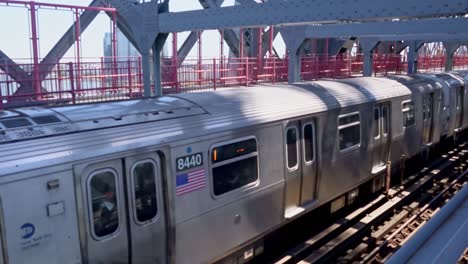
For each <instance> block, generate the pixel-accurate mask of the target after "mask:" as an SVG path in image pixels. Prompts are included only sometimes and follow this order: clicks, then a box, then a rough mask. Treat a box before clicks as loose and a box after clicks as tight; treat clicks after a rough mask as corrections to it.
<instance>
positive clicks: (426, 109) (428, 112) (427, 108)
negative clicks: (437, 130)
mask: <svg viewBox="0 0 468 264" xmlns="http://www.w3.org/2000/svg"><path fill="white" fill-rule="evenodd" d="M433 98H434V94H433V93H431V94H427V95H424V97H423V120H424V121H427V120H431V119H432V108H433V106H432V101H433Z"/></svg>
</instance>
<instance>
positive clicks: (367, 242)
mask: <svg viewBox="0 0 468 264" xmlns="http://www.w3.org/2000/svg"><path fill="white" fill-rule="evenodd" d="M467 158H468V144H467V143H464V144H460V145H458V146H457V148H456V149H453V150H452V151H450V152H448V153H446V154H445V155H442V156H441V157H440V158H439V159H437V160H436V161H435V162H433V164H432V165H431V166H430V167H428V168H424V169H423V170H421V171H420V172H419V173H417V174H415V175H412V176H410V177H408V178H406V179H405V180H404V181H403V183H402V184H401V186H395V187H393V188H391V189H389V191H388V193H386V194H382V195H380V196H378V197H377V198H375V199H374V200H373V201H371V202H370V203H368V204H366V205H364V206H362V207H360V208H358V209H357V210H356V211H354V212H352V213H350V214H349V215H347V216H345V217H343V218H341V219H338V220H336V221H335V222H334V223H333V224H332V225H330V226H329V227H328V228H326V229H325V230H323V231H321V232H319V233H318V234H315V235H313V236H312V237H310V238H309V239H307V240H306V241H304V242H302V243H300V244H298V245H297V246H296V247H294V248H292V249H290V250H289V251H288V252H286V253H285V254H283V255H282V256H281V257H279V258H277V259H276V261H275V263H276V264H286V263H302V264H305V263H350V262H362V263H381V262H384V261H385V260H386V259H387V258H388V257H389V256H391V255H392V253H393V252H394V251H396V250H397V249H398V248H399V247H400V246H401V245H402V244H403V243H404V242H406V240H407V239H408V238H409V236H410V235H411V234H413V233H414V232H415V231H417V230H418V229H419V227H421V226H422V225H423V224H424V223H425V222H427V220H428V219H429V218H430V217H432V215H434V214H435V213H436V212H437V211H438V208H440V207H441V206H443V204H444V203H445V202H446V201H447V199H449V198H450V197H451V196H453V195H454V194H455V193H456V192H457V190H459V189H460V188H461V186H462V184H463V183H464V182H466V177H467V172H466V166H467V165H466V164H467Z"/></svg>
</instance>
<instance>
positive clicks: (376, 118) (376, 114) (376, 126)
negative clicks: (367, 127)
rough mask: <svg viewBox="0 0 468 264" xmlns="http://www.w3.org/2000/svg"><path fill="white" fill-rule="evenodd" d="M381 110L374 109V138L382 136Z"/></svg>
mask: <svg viewBox="0 0 468 264" xmlns="http://www.w3.org/2000/svg"><path fill="white" fill-rule="evenodd" d="M379 119H380V108H378V107H376V108H374V138H379V136H380V122H379Z"/></svg>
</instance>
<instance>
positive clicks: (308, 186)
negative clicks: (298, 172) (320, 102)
mask: <svg viewBox="0 0 468 264" xmlns="http://www.w3.org/2000/svg"><path fill="white" fill-rule="evenodd" d="M301 127H302V130H301V135H302V140H301V141H302V153H301V154H302V184H301V205H305V204H307V203H308V202H311V201H313V200H314V199H315V186H316V179H317V159H316V158H315V156H316V142H315V122H314V120H312V119H308V120H303V121H301Z"/></svg>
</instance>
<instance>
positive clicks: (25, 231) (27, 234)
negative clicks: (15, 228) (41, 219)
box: [21, 223, 36, 239]
mask: <svg viewBox="0 0 468 264" xmlns="http://www.w3.org/2000/svg"><path fill="white" fill-rule="evenodd" d="M35 231H36V228H35V227H34V225H33V224H31V223H25V224H23V225H22V226H21V238H23V239H28V238H31V237H32V236H33V235H34V232H35Z"/></svg>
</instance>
